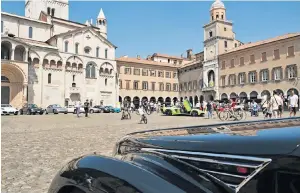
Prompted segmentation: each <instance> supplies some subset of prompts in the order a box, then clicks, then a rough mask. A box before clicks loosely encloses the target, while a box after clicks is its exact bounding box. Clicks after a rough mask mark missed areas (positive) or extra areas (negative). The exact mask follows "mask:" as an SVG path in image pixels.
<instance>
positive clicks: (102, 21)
mask: <svg viewBox="0 0 300 193" xmlns="http://www.w3.org/2000/svg"><path fill="white" fill-rule="evenodd" d="M96 25H97V27H98V28H100V34H101V35H102V36H103V37H105V38H106V39H107V21H106V18H105V15H104V13H103V10H102V8H101V9H100V12H99V14H98V17H97V23H96Z"/></svg>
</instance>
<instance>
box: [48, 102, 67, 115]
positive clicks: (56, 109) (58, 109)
mask: <svg viewBox="0 0 300 193" xmlns="http://www.w3.org/2000/svg"><path fill="white" fill-rule="evenodd" d="M49 113H54V114H58V113H64V114H67V113H68V109H67V108H64V107H61V106H60V105H58V104H54V105H49V106H48V107H47V108H46V114H49Z"/></svg>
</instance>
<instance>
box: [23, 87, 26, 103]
mask: <svg viewBox="0 0 300 193" xmlns="http://www.w3.org/2000/svg"><path fill="white" fill-rule="evenodd" d="M24 103H27V85H26V84H24V85H23V104H24Z"/></svg>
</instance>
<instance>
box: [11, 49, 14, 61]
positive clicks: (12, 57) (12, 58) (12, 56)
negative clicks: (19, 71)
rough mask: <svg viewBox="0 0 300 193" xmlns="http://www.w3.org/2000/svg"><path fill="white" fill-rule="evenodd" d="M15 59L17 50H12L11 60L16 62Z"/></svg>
mask: <svg viewBox="0 0 300 193" xmlns="http://www.w3.org/2000/svg"><path fill="white" fill-rule="evenodd" d="M14 59H15V49H11V53H10V60H14Z"/></svg>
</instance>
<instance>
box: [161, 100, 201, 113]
mask: <svg viewBox="0 0 300 193" xmlns="http://www.w3.org/2000/svg"><path fill="white" fill-rule="evenodd" d="M162 113H163V114H164V115H169V116H171V115H188V116H194V117H196V116H204V115H205V112H204V111H202V110H200V109H199V108H198V109H196V108H192V106H191V105H190V102H189V101H188V100H184V101H183V105H182V106H180V107H177V106H171V107H166V106H163V107H162Z"/></svg>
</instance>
